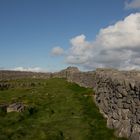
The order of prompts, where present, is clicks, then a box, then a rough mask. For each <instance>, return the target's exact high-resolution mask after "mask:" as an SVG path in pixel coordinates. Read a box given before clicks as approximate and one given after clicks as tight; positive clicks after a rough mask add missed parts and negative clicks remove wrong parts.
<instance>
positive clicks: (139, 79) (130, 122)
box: [94, 69, 140, 140]
mask: <svg viewBox="0 0 140 140" xmlns="http://www.w3.org/2000/svg"><path fill="white" fill-rule="evenodd" d="M94 78H95V79H94V90H95V102H96V104H97V105H98V107H99V109H100V111H101V113H102V114H103V115H104V116H105V117H106V118H107V126H108V127H109V128H113V129H116V135H117V136H119V137H127V138H129V139H132V140H140V72H136V71H131V72H125V71H117V70H112V69H110V70H109V69H108V70H107V69H106V70H105V69H98V70H96V72H95V77H94Z"/></svg>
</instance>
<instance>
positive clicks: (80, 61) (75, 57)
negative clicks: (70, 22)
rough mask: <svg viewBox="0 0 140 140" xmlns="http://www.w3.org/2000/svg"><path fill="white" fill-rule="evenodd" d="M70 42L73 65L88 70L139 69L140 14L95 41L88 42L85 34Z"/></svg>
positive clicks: (108, 29) (100, 32)
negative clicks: (107, 68)
mask: <svg viewBox="0 0 140 140" xmlns="http://www.w3.org/2000/svg"><path fill="white" fill-rule="evenodd" d="M70 42H71V48H70V49H69V51H68V53H67V56H66V60H67V62H68V63H70V64H76V65H80V66H83V67H86V68H87V69H94V68H97V67H114V68H119V69H133V68H137V69H140V62H139V60H140V13H136V14H131V15H129V16H128V17H126V18H125V19H124V20H122V21H118V22H117V23H116V24H114V25H111V26H108V27H106V28H104V29H101V30H100V31H99V33H98V35H97V38H96V40H94V41H90V42H89V41H87V40H86V37H85V35H79V36H76V37H75V38H73V39H71V40H70Z"/></svg>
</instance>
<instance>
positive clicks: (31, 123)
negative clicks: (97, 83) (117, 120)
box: [0, 79, 123, 140]
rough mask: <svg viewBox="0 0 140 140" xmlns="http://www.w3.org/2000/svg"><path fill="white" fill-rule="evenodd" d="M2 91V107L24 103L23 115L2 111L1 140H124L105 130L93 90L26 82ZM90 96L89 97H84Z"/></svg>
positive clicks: (57, 83)
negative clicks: (14, 103) (93, 96)
mask: <svg viewBox="0 0 140 140" xmlns="http://www.w3.org/2000/svg"><path fill="white" fill-rule="evenodd" d="M10 83H12V84H13V85H14V86H13V87H11V88H9V89H6V90H0V104H1V103H8V104H9V103H13V102H22V103H24V104H25V105H26V106H27V107H26V110H25V111H24V112H21V113H18V112H11V113H6V112H4V111H0V140H123V139H121V138H116V137H115V136H114V131H113V130H110V129H108V128H106V120H105V119H104V118H103V117H102V115H101V114H100V113H99V110H98V108H97V107H96V106H95V104H94V102H93V99H92V96H90V95H91V94H93V91H92V90H91V89H86V88H82V87H79V86H78V85H76V84H72V83H68V82H66V81H65V80H64V79H50V80H39V79H38V80H37V79H23V80H16V81H10ZM85 95H89V96H85Z"/></svg>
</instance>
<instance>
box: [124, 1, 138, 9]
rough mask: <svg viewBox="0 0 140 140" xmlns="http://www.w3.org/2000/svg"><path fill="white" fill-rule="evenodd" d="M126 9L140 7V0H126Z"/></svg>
mask: <svg viewBox="0 0 140 140" xmlns="http://www.w3.org/2000/svg"><path fill="white" fill-rule="evenodd" d="M125 8H126V9H140V0H131V1H130V2H128V1H127V2H125Z"/></svg>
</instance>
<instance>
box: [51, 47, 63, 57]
mask: <svg viewBox="0 0 140 140" xmlns="http://www.w3.org/2000/svg"><path fill="white" fill-rule="evenodd" d="M51 54H52V55H53V56H60V55H63V54H64V50H63V48H61V47H59V46H58V47H54V48H53V49H52V51H51Z"/></svg>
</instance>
